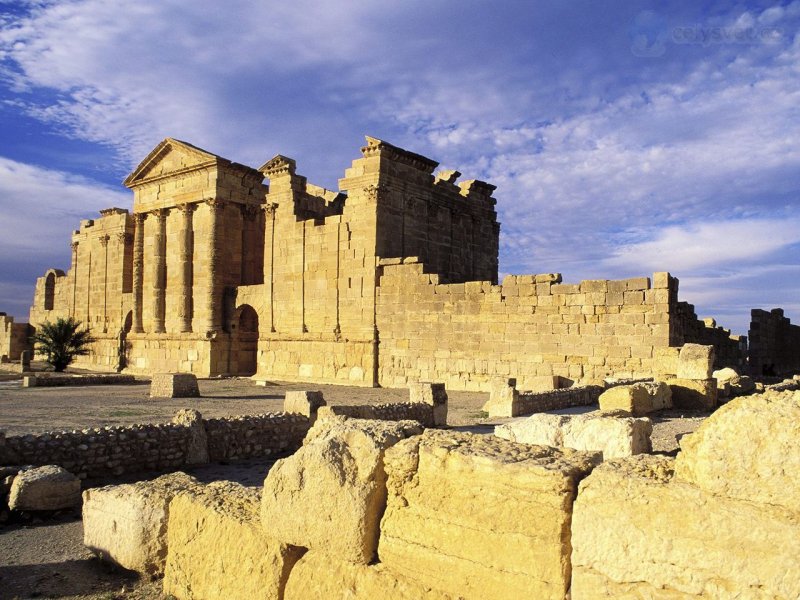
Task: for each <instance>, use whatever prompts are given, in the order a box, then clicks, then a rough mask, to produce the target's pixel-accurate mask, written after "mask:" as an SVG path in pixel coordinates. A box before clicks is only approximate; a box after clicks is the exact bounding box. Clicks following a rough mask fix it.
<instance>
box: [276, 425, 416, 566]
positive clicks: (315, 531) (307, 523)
mask: <svg viewBox="0 0 800 600" xmlns="http://www.w3.org/2000/svg"><path fill="white" fill-rule="evenodd" d="M420 433H422V426H421V425H420V424H419V423H417V422H416V421H372V420H366V419H347V418H345V417H338V416H335V417H331V418H326V419H320V420H318V421H317V423H316V424H315V425H314V427H312V428H311V429H310V430H309V432H308V435H307V436H306V439H305V440H304V442H303V446H302V447H301V448H300V449H299V450H298V451H297V452H295V454H293V455H292V456H290V457H288V458H285V459H282V460H279V461H278V462H276V463H275V466H273V467H272V469H271V470H270V472H269V474H268V475H267V478H266V480H265V481H264V491H263V497H262V503H261V521H262V526H263V528H264V531H266V532H267V533H268V534H269V535H270V536H273V537H275V538H277V539H279V540H281V541H283V542H286V543H290V544H294V545H296V546H303V547H305V548H310V549H314V550H317V551H319V552H323V553H327V554H329V555H331V556H333V557H335V558H336V559H338V560H347V561H351V562H355V563H368V562H370V561H372V560H373V558H374V557H375V551H376V549H377V547H378V530H379V523H380V519H381V516H382V515H383V510H384V507H385V506H386V473H385V471H384V466H383V455H384V452H385V451H386V449H387V448H390V447H391V446H393V445H394V444H396V443H397V442H399V441H400V440H402V439H405V438H407V437H409V436H412V435H418V434H420Z"/></svg>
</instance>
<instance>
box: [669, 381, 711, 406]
mask: <svg viewBox="0 0 800 600" xmlns="http://www.w3.org/2000/svg"><path fill="white" fill-rule="evenodd" d="M667 384H669V387H670V389H671V390H672V404H673V405H674V406H675V408H685V409H689V410H713V409H714V408H716V407H717V400H718V398H717V380H716V379H668V380H667Z"/></svg>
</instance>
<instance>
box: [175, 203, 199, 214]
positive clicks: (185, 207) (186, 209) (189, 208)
mask: <svg viewBox="0 0 800 600" xmlns="http://www.w3.org/2000/svg"><path fill="white" fill-rule="evenodd" d="M175 208H177V209H178V210H179V211H181V212H182V213H183V214H184V215H190V214H192V213H193V212H194V211H195V210H197V203H196V202H181V203H180V204H176V205H175Z"/></svg>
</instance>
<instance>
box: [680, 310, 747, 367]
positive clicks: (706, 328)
mask: <svg viewBox="0 0 800 600" xmlns="http://www.w3.org/2000/svg"><path fill="white" fill-rule="evenodd" d="M670 323H671V325H672V326H671V332H670V345H671V346H682V345H683V344H701V345H703V346H714V350H715V352H714V356H715V358H714V368H715V369H723V368H725V367H730V368H732V369H736V371H737V372H742V369H743V368H744V365H745V358H746V357H747V337H746V336H740V335H733V334H731V331H730V329H725V328H724V327H719V326H718V325H717V322H716V321H715V320H714V319H712V318H706V319H699V318H698V317H697V314H696V313H695V310H694V305H693V304H689V303H688V302H677V298H676V302H675V304H674V307H673V309H672V317H671V320H670Z"/></svg>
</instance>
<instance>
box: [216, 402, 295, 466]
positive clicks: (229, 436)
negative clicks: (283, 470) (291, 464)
mask: <svg viewBox="0 0 800 600" xmlns="http://www.w3.org/2000/svg"><path fill="white" fill-rule="evenodd" d="M203 422H204V424H205V428H206V433H207V435H208V458H209V460H210V461H211V462H219V461H225V460H238V459H242V458H256V457H261V456H276V457H278V456H286V455H287V454H291V453H292V452H294V451H295V450H297V449H298V448H299V447H300V446H301V445H302V444H303V438H304V437H305V436H306V433H307V432H308V429H309V427H311V422H310V421H309V419H308V417H306V416H303V415H298V414H286V413H267V414H263V415H255V416H238V417H226V418H223V419H205V420H204V421H203Z"/></svg>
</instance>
